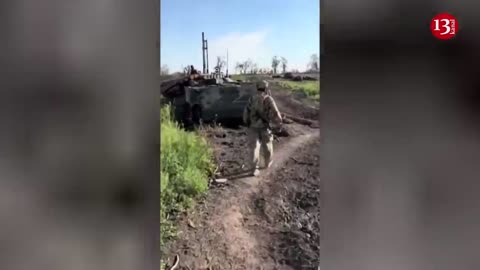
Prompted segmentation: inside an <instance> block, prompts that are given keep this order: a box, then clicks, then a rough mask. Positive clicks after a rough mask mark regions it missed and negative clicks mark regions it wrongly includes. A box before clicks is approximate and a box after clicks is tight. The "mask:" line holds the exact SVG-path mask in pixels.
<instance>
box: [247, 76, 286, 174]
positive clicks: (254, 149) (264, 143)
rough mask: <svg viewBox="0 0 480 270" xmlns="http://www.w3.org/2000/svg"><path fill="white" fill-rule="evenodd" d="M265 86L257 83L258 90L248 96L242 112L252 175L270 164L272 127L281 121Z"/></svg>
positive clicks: (263, 83) (265, 84)
mask: <svg viewBox="0 0 480 270" xmlns="http://www.w3.org/2000/svg"><path fill="white" fill-rule="evenodd" d="M267 86H268V84H267V83H266V82H260V83H257V89H259V91H258V92H257V94H256V95H254V96H252V97H251V98H250V100H249V101H248V104H247V106H246V107H245V110H244V112H243V121H244V122H245V124H246V125H247V126H248V127H249V130H248V144H249V145H248V150H249V161H250V162H251V164H249V165H250V166H249V169H251V170H253V174H254V175H255V174H257V173H258V169H259V168H266V167H269V166H270V165H271V161H272V156H273V134H272V128H279V127H280V125H281V123H282V116H281V114H280V112H279V111H278V108H277V105H276V104H275V101H274V100H273V98H272V97H271V96H270V95H269V94H268V91H267V90H266V88H267ZM262 159H263V160H262ZM261 161H263V162H261ZM259 165H260V166H259Z"/></svg>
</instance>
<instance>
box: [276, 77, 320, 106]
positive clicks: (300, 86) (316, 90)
mask: <svg viewBox="0 0 480 270" xmlns="http://www.w3.org/2000/svg"><path fill="white" fill-rule="evenodd" d="M279 84H280V86H282V87H283V88H286V89H288V90H292V91H302V92H303V93H305V95H306V96H307V97H309V98H311V99H314V100H317V101H319V100H320V82H319V81H300V82H294V81H287V80H282V81H279Z"/></svg>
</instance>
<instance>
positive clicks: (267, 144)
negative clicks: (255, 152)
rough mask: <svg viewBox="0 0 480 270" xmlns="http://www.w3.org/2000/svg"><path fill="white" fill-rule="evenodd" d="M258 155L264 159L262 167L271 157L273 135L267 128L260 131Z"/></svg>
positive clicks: (268, 162) (266, 164)
mask: <svg viewBox="0 0 480 270" xmlns="http://www.w3.org/2000/svg"><path fill="white" fill-rule="evenodd" d="M260 155H261V156H262V159H263V161H264V164H262V165H263V166H262V167H263V168H266V167H268V166H269V164H270V162H271V161H272V158H273V135H272V132H271V131H270V130H268V129H263V130H261V132H260Z"/></svg>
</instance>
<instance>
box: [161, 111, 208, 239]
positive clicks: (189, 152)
mask: <svg viewBox="0 0 480 270" xmlns="http://www.w3.org/2000/svg"><path fill="white" fill-rule="evenodd" d="M160 114H161V121H160V140H161V141H160V150H161V151H160V152H161V153H160V177H161V181H160V226H161V233H160V243H161V244H163V243H165V242H166V241H168V240H170V239H172V237H174V236H175V235H176V230H175V223H174V222H175V216H176V214H178V213H180V212H183V211H186V210H188V209H189V208H190V207H191V206H192V205H193V203H194V202H195V200H196V199H198V198H200V197H201V196H202V195H203V194H205V192H206V191H207V188H208V178H209V176H210V175H211V174H212V173H213V170H214V163H213V153H212V150H211V148H210V147H209V145H208V143H207V142H206V140H205V139H204V138H203V137H201V136H200V135H199V134H197V133H194V132H187V131H185V130H183V129H181V127H180V126H179V125H178V124H177V123H176V122H175V121H173V120H172V113H171V109H170V107H169V106H164V107H162V108H161V111H160Z"/></svg>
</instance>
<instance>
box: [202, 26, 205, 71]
mask: <svg viewBox="0 0 480 270" xmlns="http://www.w3.org/2000/svg"><path fill="white" fill-rule="evenodd" d="M202 57H203V74H205V34H204V33H203V32H202Z"/></svg>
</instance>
